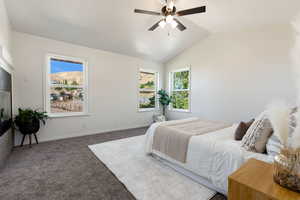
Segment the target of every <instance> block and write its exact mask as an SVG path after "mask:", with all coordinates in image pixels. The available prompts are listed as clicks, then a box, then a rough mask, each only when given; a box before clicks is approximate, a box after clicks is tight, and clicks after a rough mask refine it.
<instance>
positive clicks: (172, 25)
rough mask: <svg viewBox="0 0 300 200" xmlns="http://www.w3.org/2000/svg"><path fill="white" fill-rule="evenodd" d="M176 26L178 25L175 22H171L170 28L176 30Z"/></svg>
mask: <svg viewBox="0 0 300 200" xmlns="http://www.w3.org/2000/svg"><path fill="white" fill-rule="evenodd" d="M177 26H178V23H177V22H176V21H175V20H172V22H171V27H172V28H176V27H177Z"/></svg>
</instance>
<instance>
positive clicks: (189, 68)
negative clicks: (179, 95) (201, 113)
mask: <svg viewBox="0 0 300 200" xmlns="http://www.w3.org/2000/svg"><path fill="white" fill-rule="evenodd" d="M183 71H188V72H189V88H187V89H180V90H174V89H173V82H174V73H176V72H183ZM191 74H192V73H191V67H186V68H180V69H176V70H173V71H171V72H169V94H170V96H172V95H173V94H172V93H173V92H174V91H187V92H188V93H189V96H188V101H189V102H188V106H189V108H188V109H175V108H173V106H172V102H171V103H170V105H169V111H173V112H185V113H190V112H191V95H192V94H191V91H192V90H191V88H192V87H191V82H192V81H191V80H192V79H191Z"/></svg>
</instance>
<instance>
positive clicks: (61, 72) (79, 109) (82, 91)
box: [45, 55, 87, 117]
mask: <svg viewBox="0 0 300 200" xmlns="http://www.w3.org/2000/svg"><path fill="white" fill-rule="evenodd" d="M45 91H46V98H45V101H46V102H45V105H46V111H47V112H48V114H49V116H50V117H63V116H74V115H84V114H87V65H86V63H85V62H84V61H83V60H80V59H76V58H69V57H64V56H56V55H49V56H47V74H46V90H45Z"/></svg>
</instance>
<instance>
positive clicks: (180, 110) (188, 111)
mask: <svg viewBox="0 0 300 200" xmlns="http://www.w3.org/2000/svg"><path fill="white" fill-rule="evenodd" d="M169 111H171V112H183V113H191V110H182V109H169Z"/></svg>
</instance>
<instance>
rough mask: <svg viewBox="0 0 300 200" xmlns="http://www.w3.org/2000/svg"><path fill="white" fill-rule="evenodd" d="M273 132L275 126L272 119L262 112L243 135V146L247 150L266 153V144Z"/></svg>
mask: <svg viewBox="0 0 300 200" xmlns="http://www.w3.org/2000/svg"><path fill="white" fill-rule="evenodd" d="M272 133H273V128H272V125H271V122H270V120H269V119H268V118H267V116H266V115H265V114H261V115H260V116H259V117H258V119H256V120H255V121H254V123H253V124H252V125H251V126H250V128H249V129H248V131H247V133H246V135H245V136H244V137H243V140H242V147H244V148H245V149H246V150H247V151H253V152H257V153H264V152H265V151H266V144H267V142H268V139H269V137H270V136H271V135H272Z"/></svg>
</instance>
